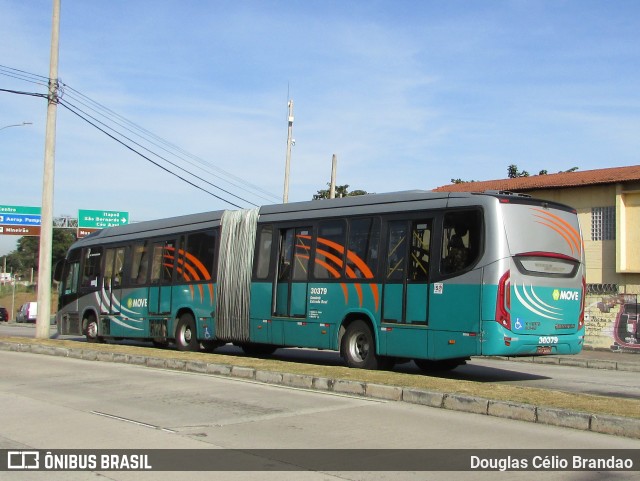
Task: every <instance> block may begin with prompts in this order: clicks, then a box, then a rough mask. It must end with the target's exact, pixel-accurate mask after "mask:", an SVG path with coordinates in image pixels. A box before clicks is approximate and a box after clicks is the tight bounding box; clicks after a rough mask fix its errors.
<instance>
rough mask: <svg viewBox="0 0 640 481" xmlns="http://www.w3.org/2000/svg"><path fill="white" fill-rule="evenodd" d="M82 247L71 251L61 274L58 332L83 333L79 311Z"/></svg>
mask: <svg viewBox="0 0 640 481" xmlns="http://www.w3.org/2000/svg"><path fill="white" fill-rule="evenodd" d="M80 253H81V249H74V250H72V251H70V252H69V255H68V256H67V259H66V260H65V262H64V266H63V267H62V272H61V274H60V279H57V280H60V282H61V285H60V293H59V299H58V309H59V312H58V315H57V321H58V332H59V333H60V334H75V335H83V332H82V323H81V322H80V321H81V319H80V313H79V312H78V296H79V295H78V287H79V286H78V284H79V278H80Z"/></svg>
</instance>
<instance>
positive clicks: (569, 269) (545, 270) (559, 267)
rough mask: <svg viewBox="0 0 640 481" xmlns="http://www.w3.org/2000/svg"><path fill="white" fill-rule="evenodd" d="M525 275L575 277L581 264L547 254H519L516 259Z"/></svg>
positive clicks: (573, 260) (519, 268) (517, 264)
mask: <svg viewBox="0 0 640 481" xmlns="http://www.w3.org/2000/svg"><path fill="white" fill-rule="evenodd" d="M514 260H515V262H516V266H518V270H519V271H520V272H522V273H523V274H528V275H532V276H545V277H574V276H575V275H576V271H577V270H578V267H579V266H580V263H579V262H578V261H577V260H575V259H570V258H568V257H564V256H558V255H553V254H546V253H528V254H519V255H517V256H515V257H514Z"/></svg>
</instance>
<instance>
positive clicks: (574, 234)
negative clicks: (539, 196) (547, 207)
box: [533, 208, 582, 253]
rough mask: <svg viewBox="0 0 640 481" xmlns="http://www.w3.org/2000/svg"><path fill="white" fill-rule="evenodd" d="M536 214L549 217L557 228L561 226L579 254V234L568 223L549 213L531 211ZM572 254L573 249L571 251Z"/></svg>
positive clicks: (540, 210)
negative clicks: (553, 220)
mask: <svg viewBox="0 0 640 481" xmlns="http://www.w3.org/2000/svg"><path fill="white" fill-rule="evenodd" d="M533 210H534V211H536V212H540V213H541V214H542V215H544V216H546V217H550V218H552V219H555V221H556V222H553V223H554V224H555V225H557V226H559V227H560V226H562V229H563V230H564V231H565V232H566V233H567V234H568V235H569V237H571V239H572V241H573V242H572V244H573V245H574V246H575V247H576V248H577V250H578V253H581V249H582V246H581V242H580V232H579V231H578V230H577V229H576V228H575V227H573V226H572V225H571V224H570V223H569V222H567V221H566V220H564V219H563V218H562V217H560V216H558V215H555V214H552V213H551V212H547V211H544V210H542V209H535V208H534V209H533ZM572 252H573V249H572Z"/></svg>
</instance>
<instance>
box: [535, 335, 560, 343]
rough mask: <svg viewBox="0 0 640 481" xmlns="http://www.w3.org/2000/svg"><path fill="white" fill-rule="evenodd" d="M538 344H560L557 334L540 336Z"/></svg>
mask: <svg viewBox="0 0 640 481" xmlns="http://www.w3.org/2000/svg"><path fill="white" fill-rule="evenodd" d="M538 344H547V345H548V344H558V338H557V336H540V337H539V338H538Z"/></svg>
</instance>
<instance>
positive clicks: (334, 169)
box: [329, 154, 338, 199]
mask: <svg viewBox="0 0 640 481" xmlns="http://www.w3.org/2000/svg"><path fill="white" fill-rule="evenodd" d="M337 170H338V157H336V154H333V157H331V185H330V187H329V199H335V198H336V172H337Z"/></svg>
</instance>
